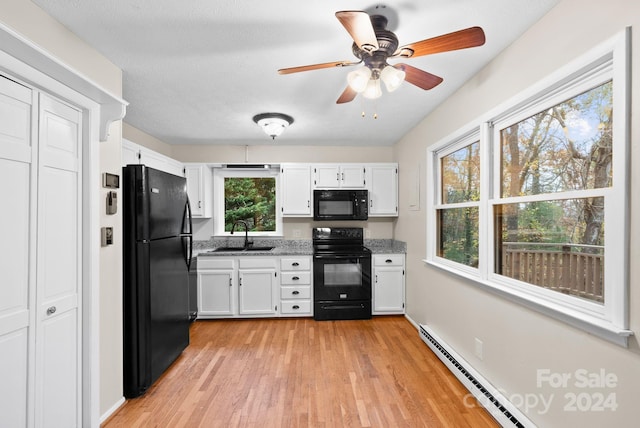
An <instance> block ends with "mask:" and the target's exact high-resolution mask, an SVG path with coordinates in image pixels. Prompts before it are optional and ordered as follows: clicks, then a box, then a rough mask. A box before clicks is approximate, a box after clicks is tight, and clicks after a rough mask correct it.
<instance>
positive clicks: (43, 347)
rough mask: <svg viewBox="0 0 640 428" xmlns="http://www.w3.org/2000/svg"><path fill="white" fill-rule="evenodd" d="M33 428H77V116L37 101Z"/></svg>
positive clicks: (72, 111)
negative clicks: (35, 312)
mask: <svg viewBox="0 0 640 428" xmlns="http://www.w3.org/2000/svg"><path fill="white" fill-rule="evenodd" d="M39 111H40V115H39V166H38V220H37V230H38V235H37V236H38V238H37V275H36V282H37V286H36V308H37V314H36V371H35V373H36V389H35V390H36V397H35V408H36V426H37V427H76V426H80V425H81V420H80V419H79V416H80V415H79V413H80V412H79V410H80V408H81V394H80V391H81V383H80V381H81V379H80V370H79V369H80V367H81V361H82V359H81V358H82V355H81V353H80V351H81V349H80V343H81V328H80V301H81V293H80V289H81V287H80V285H81V278H82V272H81V266H82V263H81V257H82V255H81V253H80V249H81V227H82V224H81V223H82V222H81V218H82V217H81V207H80V204H79V201H80V198H81V188H80V177H81V175H80V165H81V153H80V150H81V147H82V144H81V141H82V139H81V118H82V117H81V113H80V111H78V110H76V109H74V108H72V107H70V106H68V105H65V104H63V103H61V102H59V101H56V100H54V99H52V98H50V97H48V96H46V95H44V94H40V109H39Z"/></svg>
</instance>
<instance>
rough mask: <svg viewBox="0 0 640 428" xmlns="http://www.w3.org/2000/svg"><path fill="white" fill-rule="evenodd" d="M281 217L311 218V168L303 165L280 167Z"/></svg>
mask: <svg viewBox="0 0 640 428" xmlns="http://www.w3.org/2000/svg"><path fill="white" fill-rule="evenodd" d="M281 171H282V215H283V216H285V217H309V216H311V167H310V166H309V165H305V164H298V165H283V166H282V170H281Z"/></svg>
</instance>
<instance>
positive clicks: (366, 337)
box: [103, 316, 498, 428]
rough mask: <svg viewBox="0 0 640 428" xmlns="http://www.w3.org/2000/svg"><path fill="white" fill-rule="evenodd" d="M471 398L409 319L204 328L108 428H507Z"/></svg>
mask: <svg viewBox="0 0 640 428" xmlns="http://www.w3.org/2000/svg"><path fill="white" fill-rule="evenodd" d="M467 394H468V391H467V390H466V389H465V388H464V387H463V386H462V385H461V384H460V383H459V382H458V380H457V379H456V378H455V377H454V376H453V375H452V374H451V373H450V372H449V371H448V370H447V369H446V367H445V366H444V365H443V364H442V363H441V362H440V360H438V358H437V357H436V356H435V355H433V353H432V352H431V351H430V350H429V348H428V347H427V346H426V345H425V344H424V342H422V340H420V337H419V336H418V332H417V331H416V329H415V327H414V326H413V325H411V323H409V321H407V320H406V319H405V318H404V317H396V316H392V317H374V318H373V319H372V320H366V321H314V320H313V319H310V318H292V319H263V320H213V321H197V322H195V323H194V324H193V325H192V327H191V345H190V346H189V347H188V348H187V349H186V350H185V351H184V352H183V354H182V355H181V356H180V357H179V358H178V360H177V361H176V362H175V363H174V364H173V365H172V366H171V367H170V369H169V370H168V371H167V372H166V373H165V374H164V375H163V376H162V377H161V378H160V379H159V380H158V382H156V383H155V384H154V385H153V386H152V387H151V388H150V389H149V391H147V393H146V394H145V395H144V396H142V397H140V398H137V399H133V400H128V401H127V403H126V404H125V405H124V406H122V407H121V408H120V409H119V410H118V412H116V413H115V414H114V415H113V416H112V417H111V418H109V420H107V421H106V422H105V423H104V424H103V427H105V428H116V427H127V428H129V427H262V428H266V427H473V428H477V427H497V426H498V424H497V423H496V422H495V421H494V419H493V418H492V417H491V416H490V415H489V414H488V413H487V412H486V411H485V410H484V409H483V408H481V407H480V406H479V405H478V404H477V402H476V401H475V400H474V399H472V398H469V397H468V396H467ZM465 397H467V398H465ZM465 403H466V405H465ZM470 403H472V404H473V406H470V405H469V404H470Z"/></svg>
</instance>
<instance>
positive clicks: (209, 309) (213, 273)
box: [198, 257, 238, 318]
mask: <svg viewBox="0 0 640 428" xmlns="http://www.w3.org/2000/svg"><path fill="white" fill-rule="evenodd" d="M236 272H237V260H235V259H227V258H218V257H215V258H214V257H207V258H201V259H198V317H199V318H207V317H221V316H223V317H229V316H233V315H235V314H236V306H237V303H236V301H237V299H236V296H237V295H238V282H237V280H236V278H237V274H236Z"/></svg>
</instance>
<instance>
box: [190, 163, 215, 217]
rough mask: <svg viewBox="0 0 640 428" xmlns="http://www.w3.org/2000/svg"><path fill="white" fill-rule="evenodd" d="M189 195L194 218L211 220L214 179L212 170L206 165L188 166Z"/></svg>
mask: <svg viewBox="0 0 640 428" xmlns="http://www.w3.org/2000/svg"><path fill="white" fill-rule="evenodd" d="M184 171H185V177H187V195H189V203H190V204H191V215H192V216H193V217H202V218H210V217H211V214H212V211H213V204H212V200H213V193H212V185H213V182H212V180H213V177H212V174H211V168H210V167H209V166H208V165H204V164H186V165H185V166H184Z"/></svg>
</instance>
